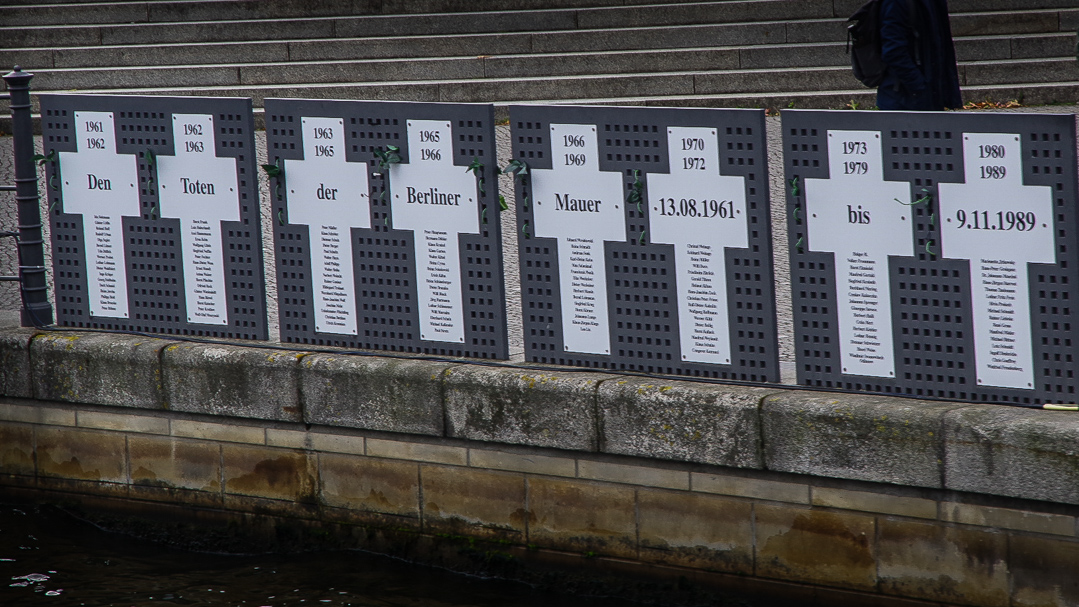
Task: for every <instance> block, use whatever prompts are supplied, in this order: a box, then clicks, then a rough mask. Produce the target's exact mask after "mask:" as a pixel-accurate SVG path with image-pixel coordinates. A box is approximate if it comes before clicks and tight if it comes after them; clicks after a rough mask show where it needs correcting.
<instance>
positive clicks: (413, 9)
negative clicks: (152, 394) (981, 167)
mask: <svg viewBox="0 0 1079 607" xmlns="http://www.w3.org/2000/svg"><path fill="white" fill-rule="evenodd" d="M864 1H865V0H799V1H797V2H792V1H789V0H786V1H784V2H782V3H783V4H786V5H787V6H785V7H780V6H777V4H776V3H774V2H769V1H768V0H748V1H747V0H713V1H712V2H707V3H704V2H699V3H686V2H684V1H679V0H641V1H636V2H623V1H622V0H485V2H482V3H476V2H466V1H463V0H399V1H394V0H308V1H305V2H295V1H291V0H180V1H164V0H158V1H148V2H101V1H100V0H86V1H69V0H65V1H64V2H53V1H49V0H39V1H36V2H29V1H26V0H19V1H11V0H0V23H3V24H5V25H8V26H25V25H33V26H41V25H87V24H106V23H155V22H156V23H161V22H184V21H216V20H243V19H285V18H302V17H334V16H345V15H400V14H422V13H453V12H475V11H477V10H483V11H488V12H521V11H534V10H551V9H579V10H580V19H581V27H594V26H595V25H591V24H590V22H593V21H599V22H602V23H603V25H600V26H601V27H614V26H619V25H620V26H622V27H631V26H645V25H664V24H666V25H672V24H677V23H696V22H699V21H700V20H701V19H702V18H703V17H704V15H705V14H707V13H709V12H711V13H713V14H714V15H715V16H716V17H720V18H722V19H723V20H727V21H730V20H743V21H745V20H749V21H758V20H765V19H768V18H775V19H793V18H827V17H841V18H846V17H848V16H849V15H850V14H851V13H853V12H854V11H855V10H856V9H857V8H858V7H859V6H860V5H861V4H862V3H863V2H864ZM768 4H771V6H768ZM634 5H640V6H634ZM664 5H666V7H665V6H664ZM754 5H757V6H754ZM664 8H666V9H667V10H664ZM949 8H950V9H951V11H952V12H953V13H958V12H984V11H1007V10H1014V9H1015V8H1016V7H1015V3H1014V1H1008V0H953V1H952V2H950V3H949ZM1023 8H1024V9H1025V10H1038V9H1052V8H1057V9H1060V8H1075V3H1074V2H1073V0H1028V1H1027V2H1025V3H1024V6H1023ZM627 9H628V10H627ZM776 11H779V12H776ZM784 13H786V14H787V15H786V16H784Z"/></svg>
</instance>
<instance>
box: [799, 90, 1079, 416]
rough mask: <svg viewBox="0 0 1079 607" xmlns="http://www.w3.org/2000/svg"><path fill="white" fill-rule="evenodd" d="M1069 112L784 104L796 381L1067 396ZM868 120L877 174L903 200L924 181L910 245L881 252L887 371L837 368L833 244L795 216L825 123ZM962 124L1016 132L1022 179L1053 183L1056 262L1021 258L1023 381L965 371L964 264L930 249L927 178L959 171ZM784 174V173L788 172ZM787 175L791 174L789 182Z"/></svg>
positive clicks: (821, 157) (1011, 400)
mask: <svg viewBox="0 0 1079 607" xmlns="http://www.w3.org/2000/svg"><path fill="white" fill-rule="evenodd" d="M1075 126H1076V123H1075V117H1074V116H1072V115H1042V114H1039V115H1032V114H988V113H987V114H980V113H958V112H949V113H923V112H917V113H916V112H909V113H908V112H850V111H816V110H791V111H785V112H783V126H782V129H783V155H784V164H785V167H784V168H785V177H786V180H787V181H786V194H787V196H786V197H787V211H788V212H787V218H788V237H789V243H788V244H789V247H790V249H789V250H790V258H791V264H790V266H791V291H792V304H793V308H794V309H793V313H794V327H795V350H796V360H797V378H798V383H799V384H801V385H806V386H814V387H821V388H838V389H844V390H854V391H865V392H875V393H882V394H891V395H900V396H909V397H917V398H928V399H947V400H962V401H972V402H982V403H1002V404H1015V405H1039V404H1044V403H1073V402H1075V398H1076V396H1075V391H1076V387H1077V383H1079V380H1077V379H1076V377H1075V374H1074V358H1073V354H1074V352H1075V345H1074V344H1075V340H1076V337H1077V336H1076V334H1075V331H1076V327H1075V326H1074V321H1075V318H1074V317H1073V315H1072V314H1071V306H1072V305H1074V302H1075V301H1076V298H1077V297H1079V290H1077V289H1079V285H1077V284H1076V280H1075V279H1074V272H1075V268H1076V267H1077V265H1076V264H1077V262H1079V259H1077V252H1079V246H1077V224H1076V222H1077V216H1076V208H1075V204H1074V203H1075V200H1076V190H1077V181H1076V135H1075ZM829 130H836V131H879V132H880V134H881V140H882V152H883V161H884V179H885V180H886V181H905V182H908V183H909V184H910V191H911V194H912V198H911V200H912V201H914V200H917V199H918V198H919V197H920V196H924V194H925V193H928V194H929V195H930V197H931V199H930V204H931V205H932V206H931V207H928V208H927V206H926V205H914V206H912V207H911V212H912V213H913V222H912V223H913V230H912V233H911V238H912V239H913V244H914V257H891V258H890V260H889V275H890V287H891V309H892V318H893V336H894V344H895V365H896V367H895V379H891V378H875V377H865V376H857V375H849V374H843V373H842V372H841V368H840V344H839V341H840V340H839V334H838V320H837V306H838V305H839V302H838V301H837V299H836V283H835V273H834V267H835V263H834V255H833V254H831V253H822V252H813V251H810V250H809V247H808V246H806V240H807V239H808V235H807V229H806V223H805V216H804V213H802V212H801V211H802V210H804V208H805V189H804V187H801V186H802V185H803V184H804V180H805V179H806V178H819V179H827V178H828V146H827V142H826V137H827V132H828V131H829ZM964 133H1015V134H1018V135H1019V136H1020V137H1021V145H1022V150H1023V157H1022V162H1023V165H1022V166H1023V184H1024V185H1039V186H1049V187H1050V188H1051V189H1052V208H1053V222H1054V223H1053V225H1052V226H1051V227H1052V230H1053V233H1054V235H1055V240H1056V242H1055V245H1056V255H1057V264H1055V265H1054V264H1030V266H1031V268H1030V276H1029V279H1030V289H1029V291H1030V311H1031V341H1032V346H1033V365H1034V379H1035V386H1034V388H1033V389H1031V390H1024V389H1015V388H1001V387H989V386H979V385H978V382H977V378H976V361H975V347H974V341H973V339H974V331H973V320H972V315H973V314H972V303H971V267H970V264H969V263H967V262H965V261H963V260H958V259H944V258H942V257H941V249H940V244H939V243H940V242H941V226H942V221H943V220H944V219H945V218H942V217H940V216H939V212H938V210H939V198H938V196H937V184H939V183H960V184H961V183H964V182H965V177H964V155H963V140H962V137H963V134H964ZM792 180H794V181H792ZM792 184H797V185H798V186H799V187H798V193H797V195H795V189H794V188H792Z"/></svg>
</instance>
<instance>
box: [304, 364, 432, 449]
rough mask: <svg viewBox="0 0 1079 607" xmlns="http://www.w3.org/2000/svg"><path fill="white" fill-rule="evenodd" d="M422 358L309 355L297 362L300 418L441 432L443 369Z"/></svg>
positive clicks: (412, 431) (410, 431)
mask: <svg viewBox="0 0 1079 607" xmlns="http://www.w3.org/2000/svg"><path fill="white" fill-rule="evenodd" d="M447 366H448V365H446V364H444V363H434V362H428V361H423V360H402V359H396V358H373V357H366V356H346V355H335V354H311V355H308V356H305V357H304V359H303V360H302V361H300V391H301V394H302V399H303V404H304V417H305V419H304V421H306V422H307V423H309V424H326V425H330V426H349V427H352V428H364V429H366V430H382V431H386V432H401V433H408V434H426V435H431V436H442V431H443V420H442V417H443V416H442V372H443V371H444V370H445V369H446V367H447Z"/></svg>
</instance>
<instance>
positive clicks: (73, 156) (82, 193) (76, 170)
mask: <svg viewBox="0 0 1079 607" xmlns="http://www.w3.org/2000/svg"><path fill="white" fill-rule="evenodd" d="M75 149H76V150H77V151H75V152H60V170H61V171H62V173H63V180H64V183H63V189H62V193H63V201H64V212H65V213H74V214H81V215H82V216H83V242H84V243H85V244H86V248H85V251H86V268H87V276H86V278H87V288H88V289H89V291H90V293H89V299H90V315H91V316H101V317H107V318H128V317H129V316H128V314H129V311H128V303H127V262H126V259H125V255H124V250H125V248H124V234H123V217H125V216H127V217H138V216H139V215H140V212H139V190H138V188H137V187H136V183H137V182H138V162H137V160H136V158H135V156H134V155H131V154H118V153H116V127H115V125H114V123H113V115H112V112H75Z"/></svg>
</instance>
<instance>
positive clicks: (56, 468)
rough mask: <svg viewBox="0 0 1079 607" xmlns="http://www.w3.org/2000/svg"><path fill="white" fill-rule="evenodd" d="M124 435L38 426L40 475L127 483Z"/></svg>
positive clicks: (38, 466) (38, 464)
mask: <svg viewBox="0 0 1079 607" xmlns="http://www.w3.org/2000/svg"><path fill="white" fill-rule="evenodd" d="M125 449H126V447H125V440H124V435H122V434H119V433H116V432H96V431H92V430H76V429H74V428H38V429H37V472H38V474H39V475H40V476H54V477H59V478H65V479H71V480H80V481H96V482H108V483H127V457H126V452H125Z"/></svg>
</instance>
